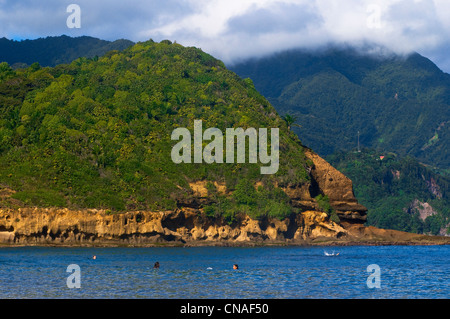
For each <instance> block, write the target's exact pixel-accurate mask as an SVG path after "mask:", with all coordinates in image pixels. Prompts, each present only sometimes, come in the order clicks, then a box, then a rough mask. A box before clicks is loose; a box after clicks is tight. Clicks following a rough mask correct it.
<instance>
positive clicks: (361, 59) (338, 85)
mask: <svg viewBox="0 0 450 319" xmlns="http://www.w3.org/2000/svg"><path fill="white" fill-rule="evenodd" d="M368 52H369V51H368V50H367V51H366V53H364V52H361V51H359V50H356V49H352V48H350V47H346V48H340V47H337V46H333V47H330V48H328V49H323V50H317V51H308V50H300V49H299V50H291V51H285V52H282V53H278V54H274V55H272V56H267V57H264V58H255V59H251V60H248V61H245V62H242V63H240V64H236V65H234V66H231V67H230V68H231V69H232V70H233V71H235V72H236V73H237V74H239V75H240V76H242V77H244V78H246V77H249V78H251V79H252V80H253V82H254V84H255V87H256V88H257V90H258V91H259V92H261V94H263V95H264V96H265V97H267V98H268V99H269V101H270V102H271V103H272V105H274V107H275V108H276V109H277V111H279V112H280V113H281V114H286V113H289V114H291V115H294V116H295V117H296V118H297V123H298V124H300V125H301V127H296V128H294V130H295V132H296V133H297V134H298V135H299V136H300V138H301V140H302V142H303V143H304V144H305V145H307V146H310V147H312V148H313V149H314V150H316V151H317V152H318V153H319V154H321V155H323V156H325V155H329V154H332V153H333V152H335V151H348V150H352V149H356V147H357V140H358V131H359V132H360V143H361V145H362V146H364V147H370V148H375V149H379V150H388V151H393V152H395V153H397V154H399V155H401V156H406V155H410V156H413V157H415V158H417V159H418V160H420V161H422V162H424V163H426V164H429V165H433V166H438V167H440V168H443V169H449V168H450V156H449V153H448V149H449V145H450V75H448V74H446V73H444V72H442V71H441V70H440V69H439V68H438V67H437V66H436V65H435V64H433V63H432V62H431V61H430V60H428V59H427V58H425V57H423V56H420V55H419V54H417V53H414V54H410V55H408V56H398V55H395V54H392V53H386V52H385V53H383V54H374V53H368Z"/></svg>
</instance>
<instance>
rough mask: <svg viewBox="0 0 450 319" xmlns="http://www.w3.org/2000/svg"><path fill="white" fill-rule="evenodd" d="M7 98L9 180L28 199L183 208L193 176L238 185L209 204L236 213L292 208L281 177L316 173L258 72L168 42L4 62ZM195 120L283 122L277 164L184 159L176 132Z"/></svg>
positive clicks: (0, 149)
mask: <svg viewBox="0 0 450 319" xmlns="http://www.w3.org/2000/svg"><path fill="white" fill-rule="evenodd" d="M0 108H1V112H0V184H1V185H2V186H3V187H8V188H11V189H13V190H14V191H16V192H15V193H14V194H13V195H12V196H13V198H14V199H15V200H16V201H17V203H19V204H20V205H22V204H27V205H39V206H58V207H71V208H105V209H111V210H113V211H122V210H137V209H150V210H155V209H174V208H176V207H177V205H180V203H183V202H184V201H186V200H187V199H188V198H189V197H191V196H192V191H191V190H190V187H189V184H188V183H189V182H191V181H199V180H207V181H218V182H222V183H225V184H226V186H227V188H228V189H229V190H232V191H233V190H236V192H234V195H233V197H232V198H225V199H224V198H221V197H220V196H219V195H218V194H217V196H216V204H215V205H211V206H210V207H208V209H207V212H208V214H210V215H226V216H227V219H228V220H229V221H232V220H233V217H234V215H233V214H236V213H239V212H249V213H251V214H253V216H254V217H258V218H261V217H263V216H264V215H267V214H269V213H273V214H274V215H277V216H282V215H285V214H287V213H289V212H290V210H289V208H290V207H289V202H288V200H287V198H286V197H285V196H283V194H281V193H280V192H279V191H278V190H277V189H274V188H273V187H270V185H273V183H274V182H277V183H278V184H279V185H283V184H287V183H303V182H305V181H307V179H308V174H307V170H306V167H307V166H308V165H309V163H308V162H307V161H306V159H305V156H304V153H303V148H302V147H301V145H300V141H299V140H298V138H297V136H296V135H295V134H294V133H292V132H291V131H290V130H288V128H287V125H286V123H285V121H283V120H282V119H281V118H280V117H279V116H278V115H277V113H276V112H275V110H274V108H273V107H272V106H271V105H270V104H269V103H268V101H267V100H266V99H265V98H264V97H263V96H261V95H260V94H259V93H258V92H257V91H256V89H255V88H254V86H253V83H252V81H251V80H248V79H247V80H243V79H241V78H240V77H238V76H237V75H236V74H234V73H233V72H231V71H228V70H227V69H226V68H225V66H224V64H223V63H222V62H221V61H219V60H216V59H214V58H213V57H212V56H210V55H208V54H206V53H204V52H202V51H201V50H199V49H196V48H185V47H183V46H181V45H179V44H173V43H171V42H170V41H168V40H166V41H162V42H161V43H154V42H153V41H148V42H144V43H138V44H136V45H134V46H132V47H130V48H127V49H125V50H124V51H122V52H119V51H111V52H109V53H107V54H106V55H104V56H103V57H100V58H97V57H94V58H80V59H77V60H75V61H73V62H72V63H70V64H62V65H58V66H56V67H53V68H51V67H41V66H40V65H39V64H38V63H33V64H32V65H31V66H30V67H28V68H25V69H17V70H13V69H12V68H11V67H10V66H9V65H8V64H7V63H1V64H0ZM196 119H202V120H203V128H204V129H206V128H208V127H216V128H219V129H221V130H222V131H223V132H224V131H225V128H233V127H242V128H244V129H245V128H248V127H254V128H261V127H262V128H274V127H278V128H280V153H281V154H280V169H279V171H278V173H277V174H275V175H261V173H260V166H261V165H260V164H178V165H177V164H174V163H173V161H172V159H171V149H172V147H173V146H174V144H176V142H175V141H172V140H171V133H172V131H173V130H174V129H175V128H179V127H186V128H188V129H189V130H190V131H191V132H192V131H193V122H194V120H196ZM205 143H206V142H205ZM257 182H260V185H261V186H260V187H259V188H258V189H255V187H254V185H255V184H256V183H257ZM210 186H211V185H210ZM212 187H214V186H212ZM211 191H212V192H214V190H213V189H211ZM262 199H264V200H262ZM11 203H13V204H14V203H16V202H3V203H2V204H3V205H13V204H11ZM19 204H17V205H19Z"/></svg>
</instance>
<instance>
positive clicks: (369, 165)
mask: <svg viewBox="0 0 450 319" xmlns="http://www.w3.org/2000/svg"><path fill="white" fill-rule="evenodd" d="M327 160H328V161H329V162H330V163H331V164H332V165H333V166H334V167H336V168H337V169H338V170H340V171H341V172H342V173H344V174H345V175H346V176H348V177H349V178H350V179H351V180H352V181H353V186H354V190H355V196H356V197H357V198H358V201H359V202H360V203H361V204H363V205H364V206H366V207H367V208H368V209H369V212H368V225H371V226H376V227H380V228H390V229H396V230H402V231H407V232H416V233H432V234H434V235H437V234H440V235H449V234H450V178H448V177H445V176H442V175H440V174H437V173H436V172H434V171H433V170H431V169H429V168H427V167H425V166H423V165H422V164H420V163H418V162H417V160H415V159H414V158H411V157H407V158H402V157H399V156H397V155H396V154H393V153H382V152H377V151H375V150H369V149H363V150H362V151H361V152H360V153H358V152H338V153H335V154H333V155H330V156H328V157H327Z"/></svg>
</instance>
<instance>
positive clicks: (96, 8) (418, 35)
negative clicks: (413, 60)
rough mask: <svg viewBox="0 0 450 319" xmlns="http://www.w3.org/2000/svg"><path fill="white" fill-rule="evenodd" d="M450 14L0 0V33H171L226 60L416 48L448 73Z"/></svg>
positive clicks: (416, 5)
mask: <svg viewBox="0 0 450 319" xmlns="http://www.w3.org/2000/svg"><path fill="white" fill-rule="evenodd" d="M71 4H75V5H77V6H78V8H79V11H78V9H77V10H75V11H74V10H72V7H70V8H69V9H70V10H68V7H69V5H71ZM449 17H450V1H449V0H162V1H161V0H159V1H157V0H126V1H123V0H121V1H113V0H40V1H39V0H0V37H6V38H8V39H16V40H21V39H36V38H40V37H47V36H58V35H62V34H66V35H69V36H82V35H88V36H93V37H97V38H101V39H105V40H117V39H121V38H124V39H129V40H132V41H135V42H137V41H146V40H148V39H153V40H154V41H161V40H164V39H169V40H171V41H176V42H177V43H180V44H182V45H185V46H195V47H198V48H201V49H202V50H203V51H205V52H207V53H210V54H212V55H213V56H215V57H216V58H219V59H221V60H223V61H224V62H225V63H227V64H233V63H235V62H239V61H241V60H243V59H247V58H250V57H257V56H263V55H268V54H271V53H274V52H278V51H282V50H286V49H292V48H317V47H321V46H324V45H327V44H332V43H335V44H352V45H361V44H362V43H374V44H378V45H382V46H385V47H386V48H388V49H389V50H392V51H394V52H396V53H399V54H405V53H410V52H413V51H415V52H418V53H420V54H422V55H424V56H426V57H428V58H430V59H431V60H432V61H433V62H435V63H436V64H437V65H438V66H439V67H440V68H441V69H442V70H444V71H445V72H447V73H450V54H448V52H450V18H449ZM74 22H78V25H75V23H74ZM75 26H76V27H75Z"/></svg>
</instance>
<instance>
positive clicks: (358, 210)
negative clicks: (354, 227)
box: [305, 150, 367, 224]
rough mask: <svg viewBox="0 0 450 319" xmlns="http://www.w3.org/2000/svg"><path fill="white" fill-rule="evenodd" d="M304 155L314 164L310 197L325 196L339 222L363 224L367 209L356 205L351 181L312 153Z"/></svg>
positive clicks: (308, 152) (308, 151)
mask: <svg viewBox="0 0 450 319" xmlns="http://www.w3.org/2000/svg"><path fill="white" fill-rule="evenodd" d="M305 154H306V156H307V157H308V158H309V159H310V160H311V161H312V162H313V163H314V166H313V167H312V169H311V177H312V183H311V186H310V194H311V195H312V196H311V197H315V196H317V195H319V194H323V195H326V196H328V198H329V200H330V205H331V206H332V207H333V208H334V209H335V210H336V211H337V214H338V216H339V218H340V219H341V220H344V221H347V222H352V223H360V224H363V223H365V222H366V220H367V208H366V207H364V206H363V205H361V204H359V203H358V201H357V199H356V197H355V194H354V192H353V183H352V181H351V180H350V179H349V178H348V177H346V176H345V175H344V174H342V173H341V172H339V171H338V170H337V169H335V168H334V167H333V166H331V165H330V164H329V163H328V162H327V161H325V160H324V159H323V158H321V157H320V156H319V155H317V154H315V153H314V152H312V151H310V150H307V151H306V152H305ZM314 187H315V189H314Z"/></svg>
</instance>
